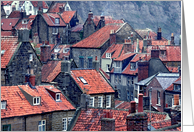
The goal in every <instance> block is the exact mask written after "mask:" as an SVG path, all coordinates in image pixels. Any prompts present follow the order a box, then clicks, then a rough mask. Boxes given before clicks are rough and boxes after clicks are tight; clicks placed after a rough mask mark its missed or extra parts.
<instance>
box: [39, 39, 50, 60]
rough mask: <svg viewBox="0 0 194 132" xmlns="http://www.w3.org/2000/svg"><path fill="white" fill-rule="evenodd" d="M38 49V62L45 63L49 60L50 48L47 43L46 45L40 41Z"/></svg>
mask: <svg viewBox="0 0 194 132" xmlns="http://www.w3.org/2000/svg"><path fill="white" fill-rule="evenodd" d="M40 49H41V52H40V60H41V61H42V62H43V63H46V62H47V61H48V60H49V59H50V58H51V46H50V45H49V43H48V41H46V43H45V42H44V41H42V45H41V46H40Z"/></svg>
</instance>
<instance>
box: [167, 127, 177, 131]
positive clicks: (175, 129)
mask: <svg viewBox="0 0 194 132" xmlns="http://www.w3.org/2000/svg"><path fill="white" fill-rule="evenodd" d="M165 131H181V127H177V128H173V129H168V130H165Z"/></svg>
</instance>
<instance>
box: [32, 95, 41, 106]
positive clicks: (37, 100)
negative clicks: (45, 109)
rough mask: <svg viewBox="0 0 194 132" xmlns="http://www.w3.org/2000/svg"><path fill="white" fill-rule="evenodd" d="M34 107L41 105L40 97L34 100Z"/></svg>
mask: <svg viewBox="0 0 194 132" xmlns="http://www.w3.org/2000/svg"><path fill="white" fill-rule="evenodd" d="M33 105H40V97H34V98H33Z"/></svg>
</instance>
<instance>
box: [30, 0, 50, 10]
mask: <svg viewBox="0 0 194 132" xmlns="http://www.w3.org/2000/svg"><path fill="white" fill-rule="evenodd" d="M31 3H32V5H33V6H34V7H38V1H31ZM42 7H43V9H48V5H47V3H46V2H45V1H42Z"/></svg>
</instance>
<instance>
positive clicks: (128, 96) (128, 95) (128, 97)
mask: <svg viewBox="0 0 194 132" xmlns="http://www.w3.org/2000/svg"><path fill="white" fill-rule="evenodd" d="M127 100H130V93H129V90H127Z"/></svg>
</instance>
